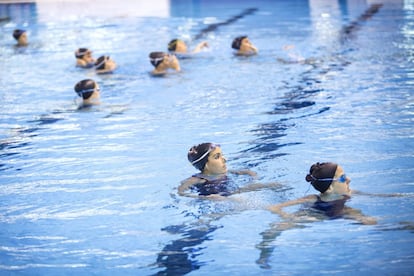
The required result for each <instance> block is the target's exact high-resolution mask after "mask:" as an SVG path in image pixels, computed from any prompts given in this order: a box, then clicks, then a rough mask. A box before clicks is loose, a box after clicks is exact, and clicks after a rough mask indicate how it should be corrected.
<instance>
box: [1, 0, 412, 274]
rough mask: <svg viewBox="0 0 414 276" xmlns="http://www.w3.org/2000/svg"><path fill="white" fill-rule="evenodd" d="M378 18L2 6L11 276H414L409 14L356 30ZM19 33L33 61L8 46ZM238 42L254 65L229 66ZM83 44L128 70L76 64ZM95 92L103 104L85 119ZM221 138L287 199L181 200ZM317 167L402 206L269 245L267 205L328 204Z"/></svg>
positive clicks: (269, 8) (332, 5) (250, 5)
mask: <svg viewBox="0 0 414 276" xmlns="http://www.w3.org/2000/svg"><path fill="white" fill-rule="evenodd" d="M127 2H128V1H126V3H127ZM160 2H161V1H160ZM367 2H368V1H360V0H349V1H317V0H311V1H300V0H298V1H290V0H285V1H282V0H280V1H171V2H169V5H167V9H168V16H164V15H162V16H161V14H163V13H159V14H160V16H157V14H158V13H155V14H151V13H149V14H148V15H147V16H144V15H136V14H135V13H134V10H129V11H128V10H123V11H118V10H117V9H119V8H120V7H119V6H117V9H114V12H113V14H112V15H111V13H99V11H100V10H105V8H106V9H111V7H108V6H100V7H96V10H94V9H93V8H91V7H90V6H89V9H85V10H90V14H88V13H86V12H84V13H82V14H77V13H76V12H75V11H77V9H75V8H74V7H75V6H73V5H71V4H70V3H68V4H67V5H64V4H62V3H58V4H55V6H53V5H52V6H51V7H52V8H54V10H64V11H65V12H64V13H62V14H60V15H58V16H56V15H55V16H53V14H52V13H47V11H45V10H44V9H42V6H41V2H39V4H38V5H36V4H29V5H27V4H25V5H6V4H1V5H0V9H1V10H0V16H1V18H2V20H1V21H0V28H1V34H0V87H1V91H0V97H1V101H0V105H1V112H0V146H1V149H0V150H1V151H0V155H1V159H0V274H1V275H72V274H78V275H91V274H94V275H156V274H158V275H183V274H187V273H189V274H190V275H225V274H227V275H303V274H305V273H306V274H308V275H324V274H325V275H332V274H336V275H350V274H352V275H367V274H374V273H375V274H377V275H412V273H413V271H414V246H413V243H414V233H413V231H414V212H413V211H414V208H413V206H414V198H413V196H412V195H413V192H414V182H413V179H414V166H413V165H414V140H413V138H414V131H413V123H414V94H413V87H414V32H413V30H414V3H413V2H412V1H385V2H383V6H382V7H381V8H380V10H379V11H378V13H376V14H374V15H373V16H372V17H370V18H361V17H360V16H361V14H363V13H364V11H365V10H366V9H367V8H368V7H369V6H370V3H367ZM128 3H129V2H128ZM56 5H57V6H58V7H57V8H56ZM59 5H61V6H59ZM106 5H109V4H106ZM121 6H122V5H121ZM157 7H158V6H157ZM249 9H253V10H252V11H253V12H251V13H246V15H245V16H242V17H240V18H237V15H240V14H243V13H244V12H245V11H246V10H249ZM231 18H235V19H236V20H234V21H228V20H229V19H231ZM223 22H228V24H220V23H223ZM208 26H210V29H207V27H208ZM15 28H25V29H26V30H27V31H28V35H29V41H30V45H29V46H28V47H27V48H15V47H14V44H15V41H14V40H13V38H12V36H11V33H12V31H13V30H14V29H15ZM202 30H206V31H205V32H203V31H202ZM243 34H247V35H249V38H250V40H251V41H252V42H253V43H254V44H255V45H256V46H257V47H258V49H259V55H257V56H254V57H249V58H239V57H235V56H233V54H232V49H231V48H230V45H231V41H232V39H233V38H234V37H235V36H238V35H243ZM197 35H202V39H205V40H207V41H208V42H209V44H210V48H209V49H208V51H206V52H203V53H201V54H199V55H198V56H196V57H194V58H188V59H183V60H181V68H182V72H180V73H171V74H169V75H167V76H165V77H162V78H159V77H158V78H153V77H151V76H150V74H149V72H150V71H151V70H152V66H151V64H150V63H149V60H148V54H149V53H150V52H152V51H159V50H163V51H165V50H166V48H167V43H168V42H169V41H170V40H171V39H172V38H175V37H179V38H182V39H185V40H186V41H188V42H189V44H190V45H191V46H195V44H196V41H191V38H193V37H196V36H197ZM287 45H291V46H293V49H291V50H286V47H285V46H287ZM79 47H89V48H91V49H92V50H93V51H94V56H96V57H98V56H99V55H102V54H109V55H110V56H111V57H112V58H113V59H114V60H115V61H116V62H117V64H118V65H119V67H118V69H117V70H116V72H115V73H114V74H111V75H96V74H95V73H94V71H93V69H91V70H81V69H78V68H75V66H74V64H75V60H74V51H75V50H76V49H77V48H79ZM297 56H301V57H303V58H304V59H306V60H307V62H300V60H299V62H298V59H297V58H296V57H297ZM84 78H93V79H94V80H96V81H97V82H98V83H99V84H100V86H101V100H102V104H101V105H100V106H99V107H96V108H93V109H91V110H82V111H78V110H77V106H76V104H75V101H74V98H75V96H76V95H75V93H74V91H73V86H74V85H75V83H76V82H78V81H79V80H81V79H84ZM209 141H213V142H216V143H220V144H221V145H222V149H223V151H224V153H225V155H226V157H227V159H228V167H230V168H231V169H245V168H250V169H251V170H254V171H256V172H257V173H258V175H259V179H258V180H257V181H258V182H261V183H270V182H278V183H280V184H281V188H278V189H264V190H261V191H256V192H249V193H245V194H239V195H235V196H233V197H231V198H232V199H236V200H232V199H229V200H227V201H209V200H203V199H193V198H186V197H180V196H178V195H177V187H178V185H179V184H180V181H181V180H183V179H185V178H186V177H188V176H190V175H192V174H194V173H196V171H195V169H194V168H193V167H192V166H191V165H190V164H189V163H188V162H187V158H186V154H187V150H188V149H189V148H190V147H191V146H192V145H194V144H197V143H201V142H209ZM317 161H334V162H338V163H339V164H341V165H342V166H343V168H344V169H345V171H346V173H347V175H348V176H349V177H351V178H352V182H351V187H352V188H353V189H356V190H361V191H365V192H370V193H376V194H389V193H400V194H402V195H404V196H403V197H378V196H361V195H360V196H354V197H353V198H352V199H351V201H349V202H348V203H347V205H349V206H350V207H353V208H356V209H360V210H361V211H362V212H363V213H364V214H366V215H368V216H372V217H375V218H376V219H377V220H378V224H377V225H372V226H365V225H360V224H356V223H355V222H353V221H350V220H344V219H337V220H325V221H317V222H313V223H303V224H302V225H300V227H297V228H294V229H290V230H286V231H282V232H280V233H277V234H275V235H273V236H272V235H266V233H272V229H273V228H274V227H275V225H278V224H279V223H280V222H281V219H280V218H279V217H278V216H277V215H275V214H272V213H270V212H269V211H267V210H266V206H268V205H270V204H276V203H280V202H282V201H285V200H289V199H294V198H297V197H301V196H303V195H306V194H313V193H315V191H314V190H313V189H312V188H310V187H309V184H308V183H306V182H305V180H304V178H305V175H306V173H307V172H308V169H309V167H310V165H311V164H313V163H314V162H317ZM263 245H265V246H263Z"/></svg>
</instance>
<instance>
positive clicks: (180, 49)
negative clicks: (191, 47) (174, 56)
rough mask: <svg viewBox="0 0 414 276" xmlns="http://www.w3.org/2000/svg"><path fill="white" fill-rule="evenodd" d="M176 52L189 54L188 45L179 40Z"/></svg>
mask: <svg viewBox="0 0 414 276" xmlns="http://www.w3.org/2000/svg"><path fill="white" fill-rule="evenodd" d="M175 52H177V53H187V45H185V43H184V41H181V40H177V44H176V48H175Z"/></svg>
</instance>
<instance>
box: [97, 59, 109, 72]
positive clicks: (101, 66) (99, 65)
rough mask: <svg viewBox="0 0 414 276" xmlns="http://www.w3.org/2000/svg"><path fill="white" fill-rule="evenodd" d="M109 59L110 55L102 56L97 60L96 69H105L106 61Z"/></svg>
mask: <svg viewBox="0 0 414 276" xmlns="http://www.w3.org/2000/svg"><path fill="white" fill-rule="evenodd" d="M108 59H109V56H100V57H99V58H98V59H97V60H96V62H95V69H97V70H103V69H105V62H106V61H107V60H108Z"/></svg>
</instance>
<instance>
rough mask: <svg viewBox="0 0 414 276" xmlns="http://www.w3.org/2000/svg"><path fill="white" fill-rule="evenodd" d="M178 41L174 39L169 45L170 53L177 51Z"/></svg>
mask: <svg viewBox="0 0 414 276" xmlns="http://www.w3.org/2000/svg"><path fill="white" fill-rule="evenodd" d="M177 42H178V39H173V40H171V41H170V43H168V51H175V49H177Z"/></svg>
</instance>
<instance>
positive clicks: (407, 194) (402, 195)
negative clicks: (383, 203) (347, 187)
mask: <svg viewBox="0 0 414 276" xmlns="http://www.w3.org/2000/svg"><path fill="white" fill-rule="evenodd" d="M352 194H353V195H365V196H377V197H412V196H414V194H413V193H393V194H372V193H366V192H361V191H357V190H352Z"/></svg>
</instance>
